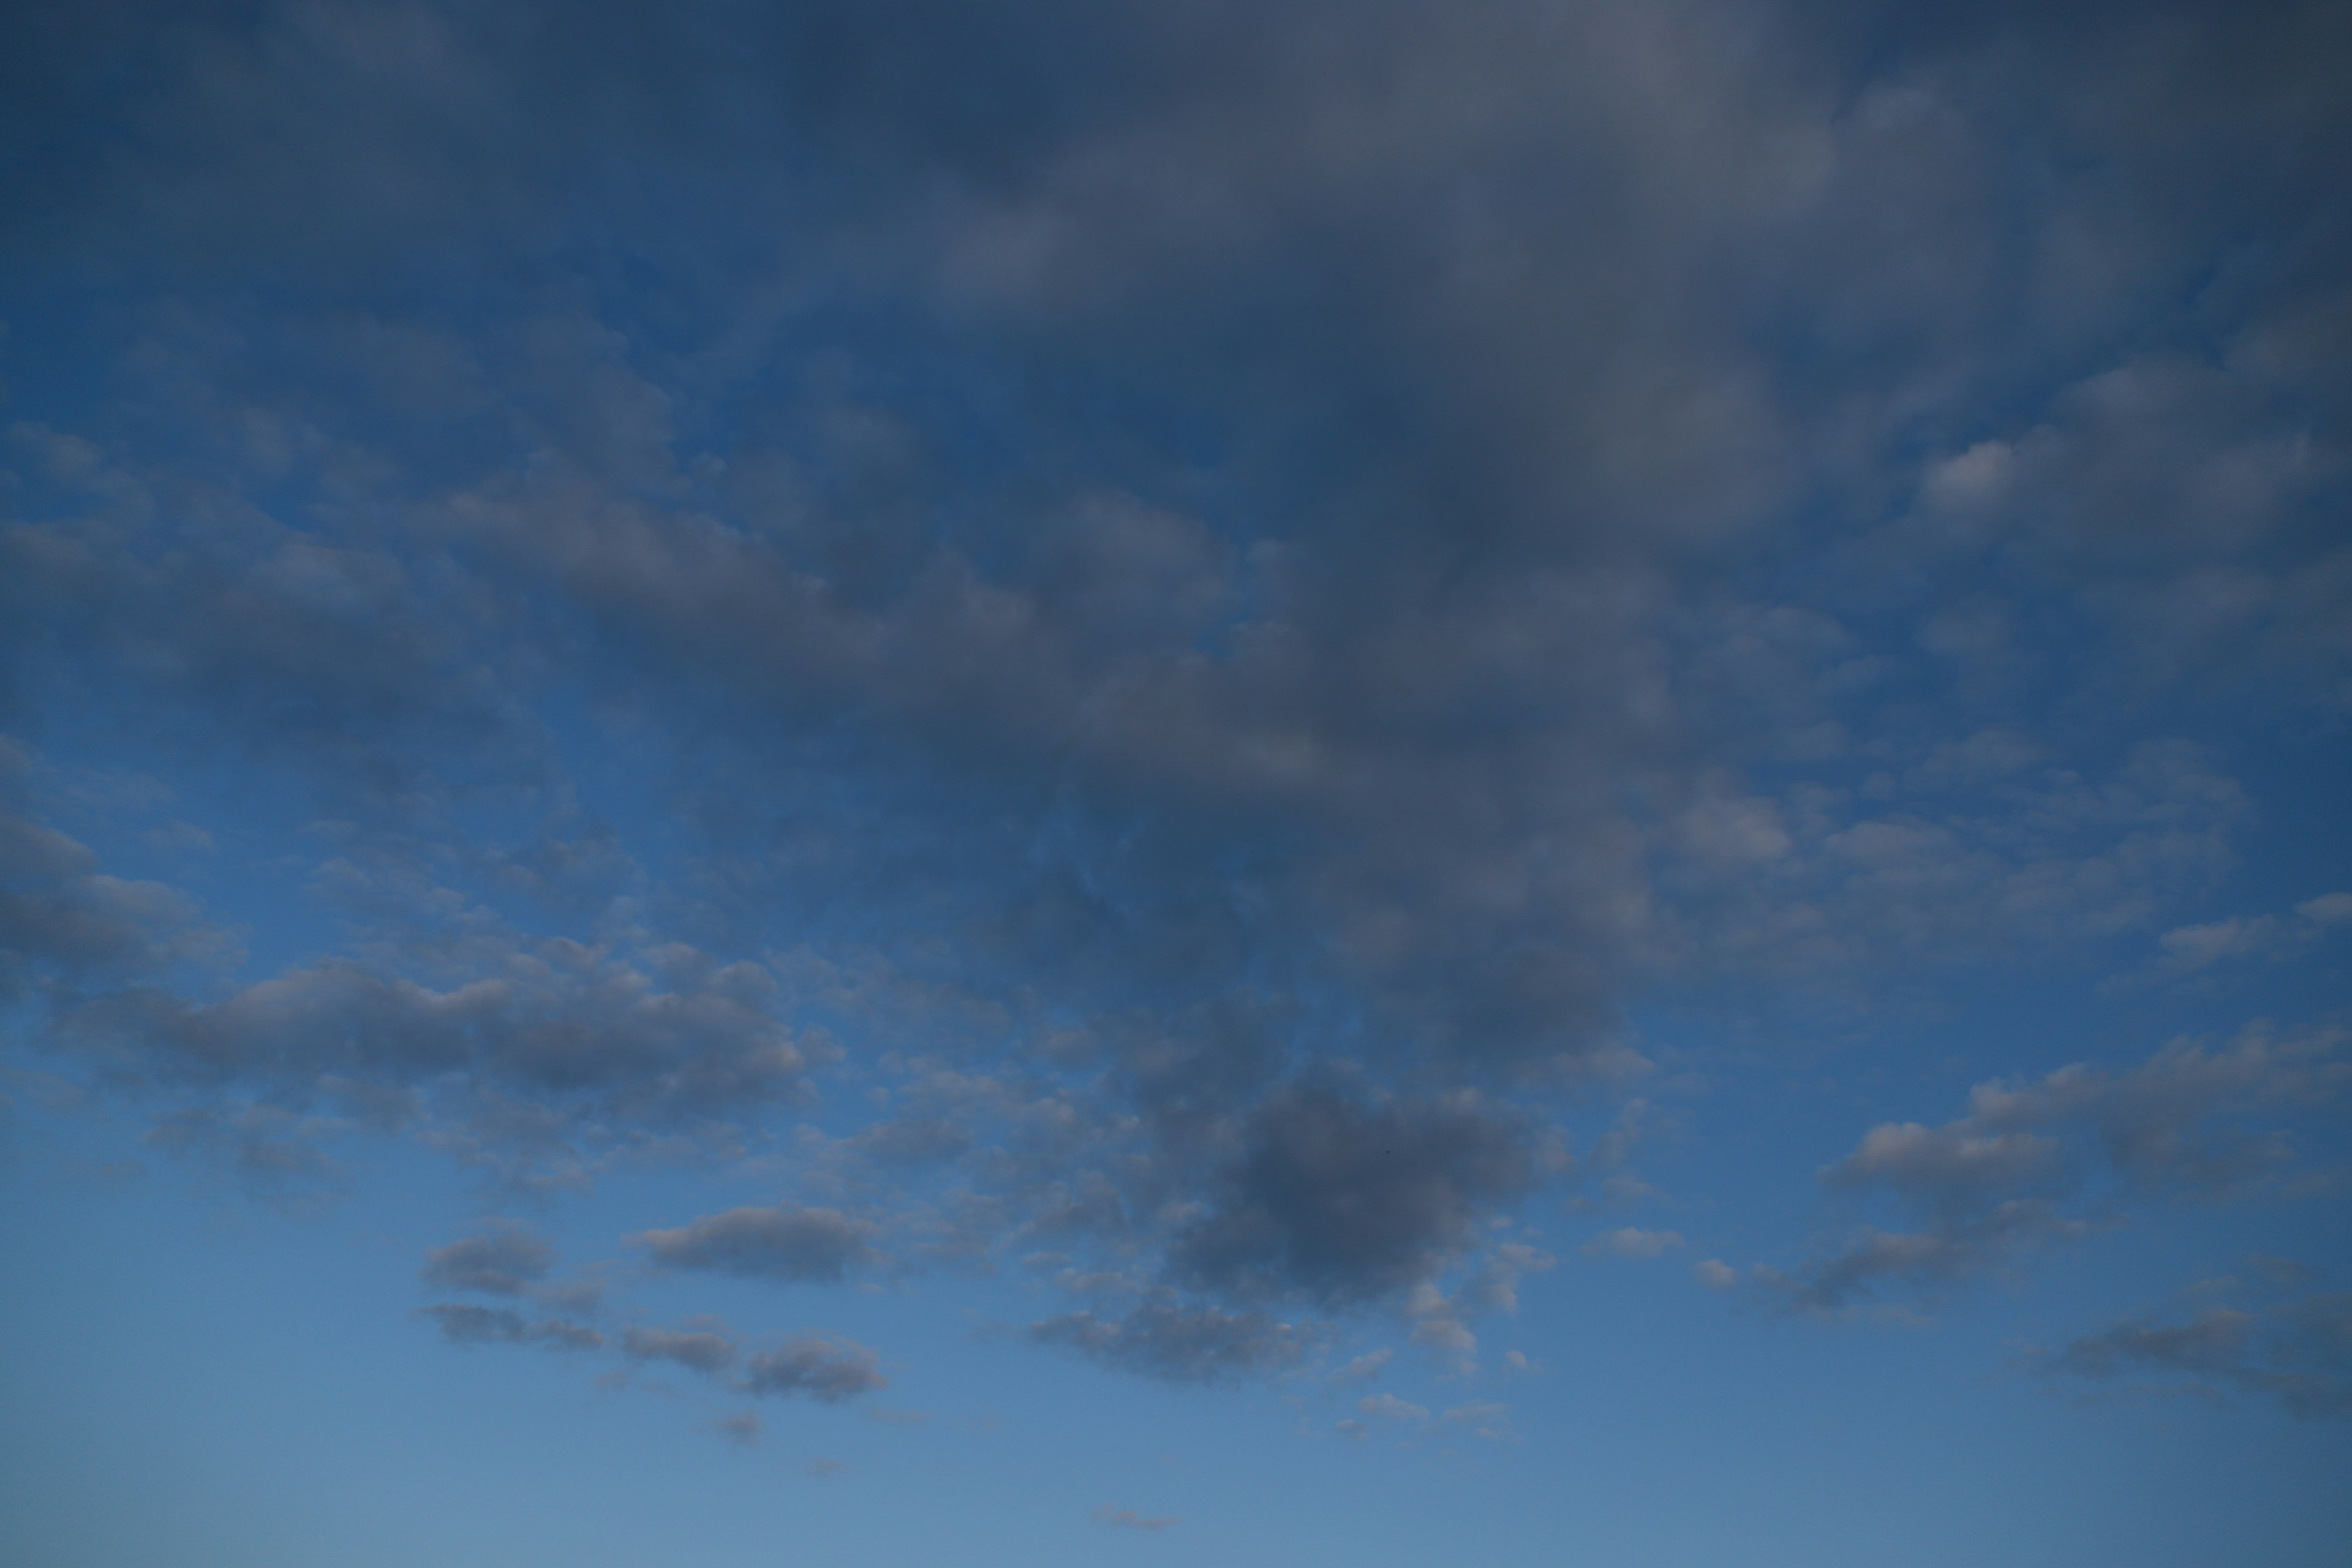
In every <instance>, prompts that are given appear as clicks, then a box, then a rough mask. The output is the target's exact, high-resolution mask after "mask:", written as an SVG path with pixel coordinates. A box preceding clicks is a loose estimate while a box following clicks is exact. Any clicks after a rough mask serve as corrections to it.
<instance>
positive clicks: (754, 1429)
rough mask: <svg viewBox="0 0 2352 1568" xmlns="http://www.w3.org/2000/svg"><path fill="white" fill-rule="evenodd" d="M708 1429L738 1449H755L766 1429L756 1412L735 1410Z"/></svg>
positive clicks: (711, 1424)
mask: <svg viewBox="0 0 2352 1568" xmlns="http://www.w3.org/2000/svg"><path fill="white" fill-rule="evenodd" d="M710 1429H711V1430H712V1431H714V1432H716V1433H718V1434H719V1436H722V1437H724V1438H726V1439H727V1440H728V1441H729V1442H730V1443H732V1444H734V1445H736V1446H737V1447H742V1448H756V1447H759V1446H760V1436H761V1433H762V1432H764V1431H765V1430H766V1427H765V1425H764V1424H763V1423H762V1422H761V1420H760V1413H759V1412H758V1411H756V1410H736V1411H731V1412H730V1413H729V1414H727V1415H721V1416H719V1417H718V1418H717V1419H716V1420H714V1421H712V1422H711V1423H710Z"/></svg>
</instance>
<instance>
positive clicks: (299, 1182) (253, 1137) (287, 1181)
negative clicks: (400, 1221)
mask: <svg viewBox="0 0 2352 1568" xmlns="http://www.w3.org/2000/svg"><path fill="white" fill-rule="evenodd" d="M338 1131H341V1129H340V1128H338V1127H337V1126H335V1124H334V1123H333V1122H332V1121H329V1120H327V1119H324V1118H318V1117H306V1116H302V1115H299V1114H298V1113H296V1112H294V1111H291V1110H288V1109H286V1108H285V1107H283V1106H277V1105H269V1104H251V1103H247V1104H234V1103H233V1104H229V1105H220V1106H208V1105H197V1106H188V1107H185V1108H184V1109H182V1110H172V1111H166V1112H164V1113H163V1114H162V1115H160V1116H158V1117H156V1118H155V1119H154V1121H153V1122H152V1125H151V1126H150V1127H149V1128H148V1130H147V1131H146V1132H145V1133H144V1134H143V1135H142V1138H141V1140H140V1142H142V1143H143V1144H146V1145H147V1146H149V1147H151V1148H156V1149H163V1150H167V1151H169V1152H173V1153H175V1154H181V1155H186V1156H191V1157H194V1158H196V1159H199V1160H204V1161H206V1162H209V1163H212V1164H214V1165H215V1167H216V1168H218V1169H221V1170H224V1171H226V1173H228V1174H229V1175H231V1176H232V1177H234V1178H235V1179H236V1181H237V1182H238V1183H240V1184H242V1185H243V1186H244V1187H245V1188H246V1190H247V1191H248V1192H250V1193H251V1194H254V1195H255V1196H257V1197H259V1198H261V1199H263V1200H265V1201H268V1202H270V1203H274V1204H278V1205H288V1206H290V1207H293V1208H297V1209H306V1208H316V1207H317V1206H319V1205H320V1204H321V1203H322V1202H324V1201H327V1200H331V1199H334V1198H338V1197H341V1195H342V1194H344V1193H345V1192H346V1191H347V1190H348V1188H349V1173H348V1172H346V1171H345V1169H344V1168H343V1166H342V1165H341V1164H340V1163H337V1161H336V1160H335V1159H334V1157H333V1156H332V1155H331V1154H329V1153H328V1152H326V1150H325V1149H323V1148H321V1147H320V1145H321V1143H323V1142H326V1141H327V1140H328V1139H330V1138H331V1137H332V1136H333V1135H334V1134H335V1133H336V1132H338Z"/></svg>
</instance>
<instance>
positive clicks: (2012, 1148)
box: [1701, 1023, 2352, 1312]
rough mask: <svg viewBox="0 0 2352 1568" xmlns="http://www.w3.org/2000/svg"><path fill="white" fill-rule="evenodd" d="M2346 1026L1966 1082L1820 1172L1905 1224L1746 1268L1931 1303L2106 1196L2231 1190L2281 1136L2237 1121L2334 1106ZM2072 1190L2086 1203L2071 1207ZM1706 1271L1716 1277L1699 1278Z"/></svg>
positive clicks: (2126, 1198)
mask: <svg viewBox="0 0 2352 1568" xmlns="http://www.w3.org/2000/svg"><path fill="white" fill-rule="evenodd" d="M2345 1040H2346V1036H2345V1034H2344V1033H2343V1031H2341V1030H2339V1029H2334V1028H2319V1029H2314V1030H2308V1031H2305V1032H2304V1033H2301V1034H2298V1035H2286V1036H2282V1035H2279V1034H2278V1033H2276V1032H2275V1031H2274V1030H2273V1028H2272V1027H2271V1026H2268V1025H2267V1024H2262V1023H2257V1024H2253V1025H2250V1026H2247V1027H2246V1028H2244V1029H2242V1030H2241V1031H2240V1032H2239V1034H2238V1035H2237V1036H2236V1037H2234V1038H2233V1039H2231V1041H2230V1043H2229V1044H2228V1045H2227V1046H2226V1047H2222V1048H2221V1049H2218V1050H2216V1049H2211V1048H2210V1047H2208V1046H2207V1045H2205V1044H2204V1043H2202V1042H2200V1041H2198V1040H2194V1039H2191V1038H2188V1037H2182V1038H2179V1039H2176V1040H2174V1041H2172V1042H2171V1043H2169V1044H2168V1045H2166V1046H2165V1047H2163V1048H2162V1049H2160V1050H2158V1052H2156V1053H2155V1054H2154V1055H2153V1056H2151V1057H2150V1058H2147V1060H2146V1061H2144V1062H2142V1063H2140V1064H2139V1065H2138V1066H2137V1067H2134V1068H2129V1069H2127V1070H2124V1071H2120V1072H2118V1071H2115V1070H2112V1069H2108V1068H2094V1067H2088V1066H2084V1065H2079V1064H2078V1065H2075V1066H2070V1067H2065V1068H2059V1069H2058V1070H2057V1071H2055V1072H2053V1073H2050V1074H2048V1075H2047V1076H2045V1077H2043V1078H2042V1079H2032V1080H2026V1081H2021V1082H2010V1081H2002V1080H1995V1081H1992V1082H1988V1083H1982V1084H1979V1085H1978V1086H1977V1087H1976V1088H1975V1089H1972V1090H1970V1091H1969V1112H1968V1114H1967V1115H1965V1116H1963V1117H1960V1118H1959V1119H1958V1120H1956V1121H1950V1122H1947V1123H1945V1124H1944V1125H1942V1126H1940V1127H1927V1126H1925V1125H1922V1124H1920V1123H1917V1122H1887V1123H1882V1124H1881V1125H1879V1126H1876V1127H1874V1128H1872V1129H1870V1130H1869V1131H1867V1132H1866V1133H1864V1136H1863V1140H1862V1143H1861V1145H1860V1147H1858V1148H1857V1149H1856V1150H1855V1151H1854V1152H1853V1153H1851V1154H1849V1155H1847V1156H1846V1157H1845V1158H1844V1159H1843V1160H1842V1161H1840V1162H1838V1163H1835V1164H1833V1165H1831V1166H1828V1167H1825V1168H1824V1169H1823V1170H1822V1172H1821V1181H1822V1184H1823V1186H1825V1187H1826V1188H1828V1189H1830V1190H1832V1191H1836V1192H1843V1193H1848V1194H1857V1195H1870V1194H1880V1195H1884V1196H1885V1197H1889V1198H1892V1199H1893V1200H1895V1202H1896V1203H1897V1204H1898V1205H1901V1206H1902V1207H1903V1208H1905V1209H1906V1210H1908V1211H1909V1212H1910V1214H1911V1215H1913V1216H1914V1217H1915V1218H1916V1220H1917V1221H1919V1222H1920V1227H1919V1228H1916V1229H1912V1230H1904V1231H1890V1230H1885V1229H1882V1228H1878V1227H1875V1226H1865V1227H1864V1228H1862V1229H1861V1230H1860V1231H1858V1232H1857V1233H1856V1234H1855V1235H1853V1237H1850V1238H1849V1239H1847V1240H1846V1241H1844V1242H1843V1243H1840V1244H1837V1245H1833V1246H1830V1247H1825V1248H1822V1249H1821V1250H1820V1251H1819V1252H1818V1253H1817V1255H1816V1256H1815V1257H1814V1258H1813V1259H1812V1260H1811V1261H1810V1262H1809V1263H1807V1264H1806V1265H1805V1266H1804V1268H1801V1269H1800V1270H1799V1271H1797V1272H1796V1273H1795V1274H1793V1275H1790V1274H1786V1273H1782V1272H1780V1270H1777V1269H1773V1268H1758V1269H1756V1270H1754V1271H1752V1278H1753V1279H1755V1280H1756V1281H1757V1282H1758V1283H1759V1285H1761V1286H1762V1287H1764V1288H1765V1289H1768V1290H1769V1291H1770V1292H1773V1293H1774V1294H1776V1295H1777V1296H1778V1297H1779V1298H1780V1300H1783V1301H1785V1302H1786V1303H1788V1304H1790V1305H1791V1306H1794V1307H1799V1308H1801V1309H1803V1310H1809V1311H1816V1312H1837V1311H1843V1310H1849V1309H1851V1308H1853V1307H1854V1306H1856V1305H1858V1304H1860V1303H1863V1302H1865V1301H1868V1300H1873V1299H1874V1298H1878V1297H1881V1296H1883V1295H1885V1294H1886V1293H1887V1292H1889V1291H1890V1290H1894V1291H1899V1292H1902V1293H1906V1294H1909V1295H1914V1296H1923V1297H1927V1298H1930V1299H1932V1298H1935V1297H1937V1296H1940V1295H1942V1294H1944V1293H1946V1292H1948V1291H1949V1290H1950V1289H1953V1288H1956V1287H1958V1286H1959V1285H1961V1284H1963V1283H1965V1282H1967V1281H1969V1280H1970V1279H1974V1278H1976V1277H1978V1276H1979V1275H1981V1274H1983V1273H1985V1272H1987V1271H1988V1270H1990V1269H1994V1268H2001V1267H2004V1266H2006V1265H2008V1264H2010V1263H2011V1262H2013V1261H2014V1260H2016V1259H2018V1258H2021V1257H2022V1256H2023V1255H2024V1254H2026V1253H2028V1252H2030V1251H2032V1250H2034V1249H2036V1248H2039V1247H2044V1246H2047V1245H2049V1244H2051V1243H2053V1242H2057V1241H2063V1240H2069V1239H2073V1238H2075V1237H2082V1236H2084V1235H2087V1234H2089V1232H2090V1231H2091V1230H2092V1229H2093V1228H2095V1226H2096V1225H2098V1224H2101V1223H2107V1222H2111V1221H2112V1220H2113V1219H2114V1218H2115V1217H2116V1214H2117V1206H2116V1205H2122V1204H2125V1203H2129V1202H2133V1201H2142V1202H2144V1201H2147V1200H2151V1199H2159V1198H2172V1199H2175V1200H2180V1199H2193V1200H2199V1201H2219V1200H2223V1199H2227V1198H2229V1197H2231V1196H2234V1195H2236V1194H2239V1193H2241V1192H2242V1191H2243V1190H2245V1189H2246V1188H2248V1187H2249V1186H2251V1185H2252V1184H2255V1183H2257V1182H2259V1181H2261V1180H2262V1179H2263V1178H2264V1177H2265V1176H2266V1175H2267V1174H2269V1173H2272V1172H2274V1171H2276V1170H2278V1169H2280V1168H2281V1167H2282V1166H2283V1165H2284V1163H2286V1161H2287V1160H2288V1159H2289V1158H2290V1157H2291V1148H2290V1146H2289V1145H2288V1143H2287V1142H2285V1141H2284V1138H2283V1136H2282V1135H2281V1134H2280V1133H2278V1132H2275V1131H2255V1130H2252V1129H2250V1128H2248V1127H2247V1126H2245V1125H2244V1119H2245V1118H2247V1117H2249V1116H2250V1115H2256V1114H2268V1115H2270V1116H2273V1117H2277V1118H2292V1117H2294V1116H2297V1115H2301V1114H2307V1113H2308V1112H2310V1111H2311V1110H2316V1109H2319V1108H2321V1107H2324V1106H2326V1105H2329V1104H2332V1103H2333V1102H2334V1101H2335V1100H2336V1099H2337V1098H2339V1097H2340V1096H2341V1095H2342V1093H2343V1092H2344V1091H2345V1089H2347V1087H2352V1063H2347V1062H2346V1061H2344V1060H2343V1059H2342V1047H2343V1046H2344V1043H2345ZM2086 1187H2091V1188H2093V1189H2094V1190H2095V1192H2097V1194H2098V1199H2099V1201H2098V1202H2097V1203H2096V1204H2095V1205H2093V1206H2091V1207H2089V1209H2088V1212H2084V1206H2083V1205H2081V1204H2079V1203H2077V1204H2076V1205H2075V1208H2074V1212H2070V1210H2069V1207H2068V1204H2069V1202H2070V1200H2076V1199H2078V1196H2079V1194H2082V1193H2083V1192H2084V1189H2085V1188H2086ZM1701 1267H1702V1268H1705V1266H1704V1265H1702V1266H1701ZM1717 1279H1721V1280H1722V1282H1723V1283H1726V1284H1727V1283H1728V1277H1727V1276H1726V1277H1717ZM1717 1279H1707V1278H1706V1277H1705V1276H1703V1282H1706V1283H1711V1284H1712V1283H1717Z"/></svg>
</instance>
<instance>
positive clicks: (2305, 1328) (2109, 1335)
mask: <svg viewBox="0 0 2352 1568" xmlns="http://www.w3.org/2000/svg"><path fill="white" fill-rule="evenodd" d="M2039 1364H2040V1366H2041V1367H2042V1370H2043V1371H2045V1372H2047V1373H2050V1374H2052V1375H2053V1376H2058V1377H2065V1378H2074V1379H2080V1380H2083V1381H2085V1382H2089V1383H2095V1384H2118V1383H2127V1382H2128V1381H2129V1380H2132V1379H2135V1378H2143V1379H2150V1380H2153V1386H2155V1387H2157V1388H2159V1389H2165V1388H2170V1389H2188V1390H2191V1391H2200V1392H2204V1393H2208V1394H2219V1393H2234V1394H2246V1395H2250V1396H2252V1397H2255V1398H2259V1399H2263V1400H2267V1401H2270V1402H2273V1403H2274V1404H2276V1405H2279V1406H2280V1407H2281V1408H2283V1409H2284V1410H2285V1411H2286V1412H2287V1413H2288V1414H2289V1415H2295V1416H2299V1417H2302V1418H2304V1419H2306V1420H2320V1419H2330V1418H2334V1419H2341V1418H2343V1417H2346V1416H2352V1296H2347V1295H2341V1294H2338V1295H2332V1296H2312V1297H2306V1298H2305V1299H2303V1300H2298V1301H2292V1302H2288V1303H2285V1304H2284V1305H2282V1306H2278V1307H2275V1308H2273V1309H2272V1310H2268V1311H2264V1312H2252V1311H2246V1310H2241V1309H2238V1308H2234V1307H2209V1308H2207V1309H2205V1310H2202V1311H2200V1312H2198V1313H2196V1314H2194V1315H2193V1316H2191V1317H2189V1318H2187V1319H2185V1320H2178V1321H2164V1320H2161V1319H2157V1318H2134V1319H2130V1320H2127V1321H2124V1322H2120V1323H2116V1324H2115V1325H2114V1326H2112V1327H2109V1328H2106V1329H2102V1330H2100V1331H2097V1332H2096V1333H2092V1334H2086V1335H2084V1337H2082V1338H2081V1339H2078V1340H2075V1341H2073V1342H2070V1343H2069V1344H2067V1345H2066V1346H2065V1347H2064V1348H2063V1349H2062V1350H2060V1351H2058V1352H2054V1353H2053V1354H2050V1355H2047V1356H2044V1357H2043V1358H2042V1360H2041V1361H2040V1363H2039Z"/></svg>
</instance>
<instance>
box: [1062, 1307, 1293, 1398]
mask: <svg viewBox="0 0 2352 1568" xmlns="http://www.w3.org/2000/svg"><path fill="white" fill-rule="evenodd" d="M1028 1332H1029V1337H1030V1339H1032V1340H1034V1341H1035V1342H1038V1343H1040V1344H1047V1345H1057V1346H1060V1347H1062V1348H1065V1349H1067V1350H1074V1351H1076V1352H1079V1353H1080V1354H1082V1355H1085V1356H1087V1357H1088V1358H1089V1359H1091V1360H1094V1361H1098V1362H1101V1363H1104V1364H1105V1365H1108V1366H1114V1367H1118V1368H1119V1369H1120V1370H1122V1371H1126V1372H1133V1373H1142V1374H1144V1375H1145V1376H1147V1377H1156V1378H1160V1379H1161V1380H1163V1381H1165V1382H1169V1383H1214V1382H1222V1381H1225V1380H1229V1379H1233V1378H1238V1377H1244V1376H1248V1375H1251V1374H1255V1373H1265V1372H1276V1371H1280V1370H1281V1369H1283V1368H1285V1367H1287V1366H1289V1365H1291V1364H1293V1363H1296V1362H1297V1361H1298V1359H1299V1358H1300V1357H1301V1356H1302V1355H1303V1354H1304V1353H1305V1339H1306V1336H1305V1335H1304V1334H1303V1333H1302V1332H1300V1331H1297V1330H1296V1329H1294V1328H1293V1327H1292V1326H1291V1325H1290V1324H1288V1323H1284V1322H1277V1321H1276V1320H1275V1319H1273V1318H1272V1317H1270V1316H1268V1315H1267V1314H1266V1313H1265V1312H1262V1311H1255V1310H1252V1311H1243V1312H1230V1311H1226V1310H1223V1308H1219V1307H1211V1306H1187V1305H1184V1304H1182V1303H1181V1302H1177V1301H1174V1300H1165V1299H1160V1300H1148V1301H1145V1302H1143V1303H1142V1304H1140V1305H1139V1306H1137V1307H1136V1308H1135V1309H1134V1310H1131V1311H1129V1312H1128V1313H1127V1314H1126V1315H1125V1316H1124V1317H1118V1318H1101V1317H1097V1316H1096V1315H1095V1314H1094V1313H1092V1312H1071V1313H1067V1314H1065V1315H1064V1316H1061V1317H1057V1318H1047V1319H1045V1320H1044V1321H1040V1322H1035V1323H1032V1324H1030V1325H1029V1331H1028Z"/></svg>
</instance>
